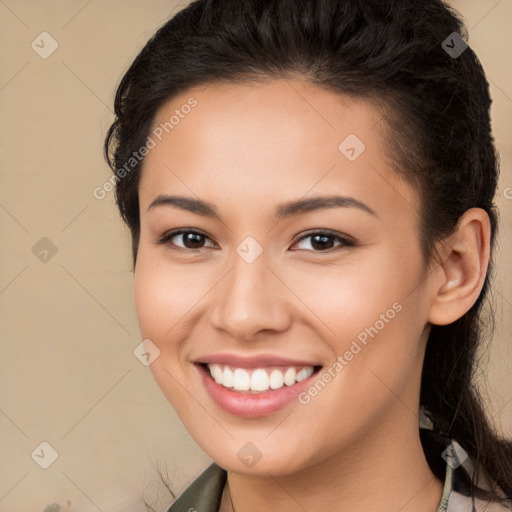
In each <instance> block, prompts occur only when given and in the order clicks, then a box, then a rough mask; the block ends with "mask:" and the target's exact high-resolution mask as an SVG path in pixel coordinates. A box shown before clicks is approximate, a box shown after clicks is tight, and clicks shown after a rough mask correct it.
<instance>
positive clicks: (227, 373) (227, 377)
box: [217, 366, 235, 388]
mask: <svg viewBox="0 0 512 512" xmlns="http://www.w3.org/2000/svg"><path fill="white" fill-rule="evenodd" d="M234 382H235V378H234V375H233V372H232V371H231V370H230V369H229V368H228V367H227V366H226V367H225V368H224V374H223V377H222V381H221V382H217V384H222V385H223V386H226V387H227V388H232V387H233V386H234Z"/></svg>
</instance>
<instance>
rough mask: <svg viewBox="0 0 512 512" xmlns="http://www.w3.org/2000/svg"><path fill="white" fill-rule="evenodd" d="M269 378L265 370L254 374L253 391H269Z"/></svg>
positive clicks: (252, 379)
mask: <svg viewBox="0 0 512 512" xmlns="http://www.w3.org/2000/svg"><path fill="white" fill-rule="evenodd" d="M269 380H270V379H269V376H268V373H267V372H266V371H265V370H262V369H261V368H259V369H258V370H256V371H254V372H252V375H251V389H252V390H253V391H267V389H268V386H269Z"/></svg>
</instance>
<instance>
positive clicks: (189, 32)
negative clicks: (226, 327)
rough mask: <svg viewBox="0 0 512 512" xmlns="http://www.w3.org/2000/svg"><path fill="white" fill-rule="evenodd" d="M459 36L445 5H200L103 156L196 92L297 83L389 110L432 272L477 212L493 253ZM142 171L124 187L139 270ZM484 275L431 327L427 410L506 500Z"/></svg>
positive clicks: (132, 144)
mask: <svg viewBox="0 0 512 512" xmlns="http://www.w3.org/2000/svg"><path fill="white" fill-rule="evenodd" d="M454 33H456V35H455V36H454ZM449 37H452V39H451V40H450V39H448V41H450V46H449V48H452V47H454V46H455V45H457V48H458V49H459V50H461V51H462V50H463V51H462V53H460V55H456V54H454V53H450V52H449V51H447V47H446V46H445V45H443V41H445V40H446V39H447V38H449ZM453 37H455V39H453ZM464 40H467V34H466V31H465V27H464V24H463V22H462V21H461V18H460V16H459V15H458V13H457V12H456V11H454V10H453V9H451V8H450V7H449V6H447V5H446V4H445V3H444V2H443V1H441V0H386V1H382V0H244V1H240V0H196V1H193V2H192V3H191V4H190V5H188V6H187V7H186V8H185V9H183V10H182V11H180V12H179V13H178V14H177V15H176V16H174V17H173V18H172V19H171V20H170V21H168V22H167V23H166V24H165V25H164V26H162V27H161V28H160V29H159V30H158V31H157V33H156V34H155V35H154V36H153V37H152V38H151V39H150V41H149V42H148V43H147V44H146V46H145V47H144V48H143V50H142V51H141V52H140V54H139V55H138V56H137V58H136V59H135V61H134V62H133V64H132V65H131V67H130V68H129V70H128V71H127V73H126V74H125V76H124V77H123V79H122V81H121V84H120V85H119V88H118V89H117V94H116V98H115V113H116V119H115V122H114V123H113V124H112V126H111V128H110V130H109V132H108V135H107V137H106V141H105V154H106V157H107V160H108V161H109V164H110V166H111V168H112V169H113V171H114V173H118V172H119V170H120V169H122V168H123V166H125V164H126V162H127V161H128V160H129V159H130V157H131V155H132V154H133V152H134V151H137V150H138V149H139V148H140V147H142V146H144V144H145V143H146V139H147V137H148V135H149V134H150V130H151V129H152V124H153V122H154V119H155V116H156V113H157V111H158V109H159V108H160V107H161V106H162V105H163V104H164V103H165V102H167V101H168V100H169V99H170V98H172V97H173V96H175V95H176V94H178V93H181V92H183V91H185V90H187V89H188V88H190V87H192V86H196V85H201V84H208V83H211V82H216V81H225V80H227V81H232V82H240V81H249V80H253V79H277V78H289V77H295V78H296V77H301V78H302V79H304V80H305V81H307V82H309V83H311V84H315V85H317V86H318V87H322V88H325V89H328V90H330V91H336V92H338V93H340V94H343V95H347V96H352V97H357V98H365V99H367V100H368V101H372V102H374V103H376V104H378V105H380V106H382V112H383V113H384V118H385V122H386V123H387V127H388V129H387V136H388V137H389V139H390V141H392V144H390V145H389V147H392V148H393V153H392V154H390V157H391V158H392V161H394V162H395V163H396V164H395V168H396V172H397V173H399V174H400V175H401V176H403V177H404V178H405V179H406V180H408V182H410V183H411V184H413V185H414V186H415V187H416V189H417V190H419V192H420V196H421V204H420V205H419V206H418V209H419V211H420V216H421V232H420V235H421V244H422V248H423V253H424V256H425V261H426V262H427V263H429V262H431V261H432V260H433V258H434V256H435V251H434V250H433V247H434V245H435V242H436V241H439V240H442V239H443V238H445V237H447V236H449V235H450V234H451V233H453V231H454V229H455V228H456V226H457V222H458V219H459V218H460V216H461V215H462V214H463V213H464V212H465V211H466V210H468V209H470V208H473V207H479V208H482V209H484V210H485V211H486V212H487V214H488V215H489V218H490V221H491V227H492V241H493V245H494V239H495V233H496V227H497V213H496V211H495V207H494V205H493V197H494V193H495V189H496V185H497V179H498V156H497V152H496V150H495V147H494V142H493V137H492V134H491V124H490V118H489V109H490V104H491V100H490V97H489V91H488V83H487V80H486V78H485V74H484V71H483V69H482V66H481V64H480V62H479V60H478V58H477V56H476V55H475V53H474V52H473V51H472V49H471V48H469V47H467V48H466V47H465V43H464ZM143 163H144V160H143V159H142V160H141V161H140V162H138V163H137V164H136V165H134V166H133V169H132V170H131V171H130V172H129V173H127V174H126V173H125V174H126V176H124V177H122V178H119V179H118V180H117V186H116V200H117V204H118V206H119V210H120V213H121V215H122V217H123V219H124V220H125V222H126V223H127V225H128V226H129V228H130V230H131V234H132V241H133V245H132V250H133V261H134V264H135V262H136V258H137V247H138V243H139V234H140V223H139V222H140V221H139V203H138V184H139V180H140V175H141V171H142V167H143ZM489 276H490V272H488V275H487V276H486V279H485V284H484V286H483V289H482V292H481V294H480V296H479V298H478V300H477V301H476V303H475V304H474V305H473V307H472V308H471V309H470V310H469V311H468V312H467V313H466V314H465V315H464V316H463V317H462V318H460V319H459V320H457V321H456V322H454V323H452V324H450V325H447V326H433V327H432V330H431V333H430V337H429V340H428V344H427V350H426V355H425V361H424V367H423V373H422V381H421V396H420V403H421V405H423V406H424V407H425V408H426V409H427V410H428V411H429V414H430V416H431V418H432V421H433V426H434V430H435V431H436V432H438V433H441V434H444V435H446V436H448V437H449V438H452V439H455V440H457V441H458V442H459V443H460V444H461V445H462V446H463V448H464V449H465V450H466V451H468V452H469V453H470V455H472V456H473V458H474V460H475V462H476V465H477V467H478V469H479V471H480V472H481V473H483V474H485V475H486V476H487V477H488V478H489V479H490V480H491V482H493V483H495V484H496V485H498V486H499V487H500V488H501V489H502V491H503V492H504V494H505V495H506V497H508V498H510V497H511V496H512V443H511V442H510V441H508V440H504V439H500V438H499V436H498V435H497V433H496V432H495V431H494V429H493V427H492V426H491V424H490V422H489V421H488V419H487V418H486V415H485V411H484V407H483V403H482V399H481V397H480V394H479V392H478V390H477V389H476V387H475V384H474V380H473V377H474V373H475V370H476V368H477V363H478V361H477V349H478V347H479V345H480V343H481V342H482V341H483V340H484V339H485V336H487V337H488V338H489V337H490V331H488V332H485V331H484V330H483V329H482V327H483V323H482V322H483V321H482V314H481V310H482V307H483V306H484V304H485V303H486V296H487V294H488V291H489V286H490V284H489V279H490V277H489ZM439 456H440V455H439ZM436 471H437V470H436ZM438 476H439V477H440V478H441V479H442V478H443V475H438ZM473 484H474V482H473ZM473 487H474V485H473ZM495 491H496V488H494V489H493V491H492V492H490V493H487V494H486V496H487V497H489V498H493V497H495V496H496V493H495Z"/></svg>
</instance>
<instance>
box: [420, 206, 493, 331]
mask: <svg viewBox="0 0 512 512" xmlns="http://www.w3.org/2000/svg"><path fill="white" fill-rule="evenodd" d="M490 235H491V228H490V221H489V216H488V215H487V213H486V212H485V211H484V210H482V209H481V208H472V209H470V210H468V211H466V212H465V213H464V214H463V215H462V216H461V218H460V219H459V223H458V225H457V229H456V231H455V232H454V233H453V234H452V235H451V237H450V238H449V239H448V240H446V241H445V243H444V244H443V250H444V255H443V261H442V262H441V263H440V269H439V270H440V271H441V272H438V273H437V275H438V276H440V277H439V278H438V280H437V283H439V280H441V285H440V286H439V284H437V285H435V284H434V285H433V286H434V296H433V298H432V303H431V308H430V312H429V322H430V323H432V324H435V325H447V324H450V323H453V322H455V321H456V320H457V319H459V318H460V317H462V316H463V315H464V314H465V313H466V312H467V311H468V310H469V309H470V308H471V306H472V305H473V304H474V303H475V302H476V300H477V299H478V296H479V295H480V292H481V290H482V287H483V284H484V282H485V276H486V273H487V267H488V264H489V257H490Z"/></svg>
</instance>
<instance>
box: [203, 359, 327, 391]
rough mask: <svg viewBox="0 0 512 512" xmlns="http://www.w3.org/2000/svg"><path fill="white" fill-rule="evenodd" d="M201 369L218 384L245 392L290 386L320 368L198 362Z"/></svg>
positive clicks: (315, 366)
mask: <svg viewBox="0 0 512 512" xmlns="http://www.w3.org/2000/svg"><path fill="white" fill-rule="evenodd" d="M199 364H200V365H201V366H202V368H203V370H204V371H205V372H206V373H208V374H209V375H210V377H211V378H212V379H213V380H214V381H215V382H216V383H217V384H218V385H220V386H223V387H224V388H226V389H229V390H231V391H235V392H238V393H245V394H260V393H266V392H268V391H269V390H277V389H281V388H283V387H284V386H286V387H292V386H294V385H295V384H297V383H298V382H302V381H303V380H305V379H307V378H308V377H311V375H313V374H314V373H318V372H319V371H320V369H321V366H319V365H313V366H302V367H296V366H288V367H283V366H267V367H264V368H237V367H234V366H230V365H227V364H217V363H214V364H209V363H199Z"/></svg>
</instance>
